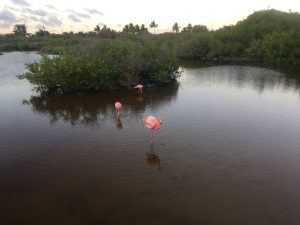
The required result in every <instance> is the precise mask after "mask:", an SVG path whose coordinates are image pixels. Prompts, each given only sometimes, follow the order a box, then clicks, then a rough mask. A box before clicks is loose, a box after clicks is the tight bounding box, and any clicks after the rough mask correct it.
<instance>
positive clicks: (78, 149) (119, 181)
mask: <svg viewBox="0 0 300 225" xmlns="http://www.w3.org/2000/svg"><path fill="white" fill-rule="evenodd" d="M38 59H39V56H38V55H37V54H35V53H18V52H15V53H6V54H4V55H1V56H0V104H1V108H0V128H1V130H0V212H1V224H6V225H10V224H39V225H40V224H64V225H69V224H72V225H73V224H87V225H94V224H95V225H96V224H106V225H109V224H116V225H117V224H122V225H127V224H128V225H133V224H134V225H142V224H143V225H144V224H147V225H148V224H149V225H161V224H172V225H177V224H206V225H208V224H211V225H219V224H222V225H223V224H228V225H234V224H243V225H248V224H249V225H253V224H260V225H265V224H272V225H274V224H275V225H276V224H278V225H282V224H289V225H294V224H295V225H296V224H299V220H300V215H299V208H300V192H299V187H300V116H299V115H300V97H299V93H300V89H299V87H300V81H299V80H297V79H296V78H295V77H296V76H297V75H298V77H300V74H295V75H296V76H294V75H291V74H287V73H282V72H278V71H275V70H271V69H266V68H259V67H254V66H212V67H206V68H183V73H182V77H181V79H180V82H179V84H178V85H171V86H167V87H163V88H145V90H144V93H143V95H142V96H140V95H138V94H137V93H136V92H135V91H112V92H97V93H95V92H87V93H78V94H66V95H61V94H52V95H45V94H41V93H38V92H36V91H35V90H34V89H33V86H32V85H31V84H29V83H28V82H27V81H26V80H18V79H17V78H15V75H17V74H19V73H23V72H24V63H26V62H32V61H34V60H38ZM116 101H121V102H122V103H123V108H122V110H121V119H120V121H118V120H116V119H115V114H114V102H116ZM147 115H159V116H161V118H162V121H163V124H162V127H161V130H160V131H158V132H155V133H154V142H153V144H151V143H150V139H151V132H150V131H149V130H148V129H147V128H146V127H144V125H143V122H142V118H143V117H144V116H147Z"/></svg>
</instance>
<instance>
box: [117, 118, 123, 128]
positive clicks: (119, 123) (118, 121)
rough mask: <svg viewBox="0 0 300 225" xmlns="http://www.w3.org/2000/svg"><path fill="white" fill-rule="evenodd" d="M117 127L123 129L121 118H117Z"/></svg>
mask: <svg viewBox="0 0 300 225" xmlns="http://www.w3.org/2000/svg"><path fill="white" fill-rule="evenodd" d="M116 127H117V128H118V129H120V130H121V129H123V124H122V122H121V120H120V119H117V120H116Z"/></svg>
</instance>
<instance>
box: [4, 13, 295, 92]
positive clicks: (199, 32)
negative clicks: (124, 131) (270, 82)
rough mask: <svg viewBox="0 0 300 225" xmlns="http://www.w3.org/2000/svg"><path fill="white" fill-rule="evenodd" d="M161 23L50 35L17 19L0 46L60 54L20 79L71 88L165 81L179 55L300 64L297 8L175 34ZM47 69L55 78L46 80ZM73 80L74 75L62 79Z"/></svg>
mask: <svg viewBox="0 0 300 225" xmlns="http://www.w3.org/2000/svg"><path fill="white" fill-rule="evenodd" d="M157 27H158V25H157V23H156V22H155V21H152V22H151V24H150V25H149V28H150V29H152V33H150V32H149V31H148V28H146V27H145V25H143V24H142V25H138V24H136V25H134V24H133V23H130V24H127V25H125V26H124V28H123V30H122V32H116V31H114V30H112V29H110V28H108V27H107V26H105V25H103V26H102V27H101V28H100V26H99V25H97V26H96V27H95V29H94V31H90V32H85V33H84V32H78V33H73V32H68V33H67V32H65V33H63V34H51V33H49V32H48V31H46V30H45V29H44V30H39V31H38V32H36V33H35V34H34V35H30V34H28V33H27V31H26V26H25V25H22V24H19V25H16V26H15V27H14V31H13V34H6V35H0V51H13V50H21V51H26V50H38V51H40V52H43V53H47V54H49V53H51V54H57V55H58V56H55V57H54V58H53V59H52V58H49V57H46V56H45V57H43V59H42V61H41V62H40V64H34V65H28V69H29V71H30V72H29V73H28V74H27V75H25V76H23V77H26V78H28V79H29V80H30V81H32V82H33V83H35V84H38V85H44V84H45V83H47V85H48V86H49V87H54V86H57V85H59V86H61V87H63V88H64V89H66V90H69V89H70V90H73V89H76V88H77V87H76V86H78V88H79V89H85V88H87V89H89V88H95V89H97V88H112V87H117V86H121V87H128V86H130V85H131V84H132V83H134V82H137V81H141V80H145V81H146V82H148V83H153V82H156V83H166V82H169V81H170V80H173V78H175V77H176V76H177V74H176V71H177V69H178V66H177V64H176V60H175V58H177V59H183V60H186V59H187V60H191V59H192V60H198V61H241V60H242V61H258V62H264V63H268V64H270V65H278V66H284V67H291V66H294V67H299V68H300V14H299V13H294V12H288V13H287V12H281V11H277V10H273V9H271V10H262V11H258V12H255V13H253V14H252V15H250V16H248V17H247V19H245V20H243V21H240V22H238V23H237V24H236V25H229V26H224V27H222V28H220V29H218V30H216V31H213V30H208V28H207V27H206V26H205V25H201V24H196V25H192V24H188V25H187V26H185V27H183V28H182V29H181V30H180V26H179V24H178V23H177V22H176V23H174V25H173V27H171V29H172V31H173V33H172V32H169V33H161V34H156V31H155V29H156V28H157ZM101 51H102V52H101ZM83 62H85V63H86V64H84V63H83ZM162 64H165V65H162ZM87 72H88V73H87ZM46 73H47V74H51V79H48V78H47V79H46V75H44V74H46ZM62 73H63V74H62ZM172 73H173V75H171V74H172ZM174 74H175V75H174ZM34 75H35V76H34ZM43 76H44V77H43ZM70 77H72V79H74V80H73V81H71V80H70V81H68V82H67V81H64V80H66V79H70ZM90 81H92V82H90ZM72 82H73V83H72ZM77 82H80V83H81V84H80V85H79V84H77Z"/></svg>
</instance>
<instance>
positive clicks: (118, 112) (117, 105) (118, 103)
mask: <svg viewBox="0 0 300 225" xmlns="http://www.w3.org/2000/svg"><path fill="white" fill-rule="evenodd" d="M115 107H116V116H117V119H119V117H120V110H121V108H122V104H121V103H120V102H116V103H115Z"/></svg>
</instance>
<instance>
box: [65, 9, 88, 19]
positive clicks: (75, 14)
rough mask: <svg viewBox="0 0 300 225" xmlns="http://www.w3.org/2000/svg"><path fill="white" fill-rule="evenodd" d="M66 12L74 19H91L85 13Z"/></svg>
mask: <svg viewBox="0 0 300 225" xmlns="http://www.w3.org/2000/svg"><path fill="white" fill-rule="evenodd" d="M67 12H70V13H71V14H73V16H75V17H77V18H78V17H79V18H84V19H89V18H91V17H90V15H89V14H86V13H80V12H76V11H74V10H73V9H68V10H67Z"/></svg>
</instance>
